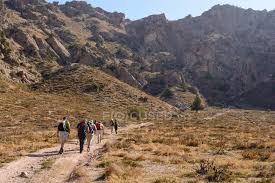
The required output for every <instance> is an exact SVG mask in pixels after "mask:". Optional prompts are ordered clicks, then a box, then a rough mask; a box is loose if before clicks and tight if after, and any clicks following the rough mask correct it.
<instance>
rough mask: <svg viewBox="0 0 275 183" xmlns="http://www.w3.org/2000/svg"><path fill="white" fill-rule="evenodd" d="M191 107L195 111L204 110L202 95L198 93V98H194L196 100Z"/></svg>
mask: <svg viewBox="0 0 275 183" xmlns="http://www.w3.org/2000/svg"><path fill="white" fill-rule="evenodd" d="M191 109H192V110H193V111H199V110H203V109H204V107H203V105H202V101H201V97H200V96H199V95H196V98H195V99H194V102H193V104H192V106H191Z"/></svg>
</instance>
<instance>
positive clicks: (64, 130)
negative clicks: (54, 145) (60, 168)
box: [57, 117, 70, 154]
mask: <svg viewBox="0 0 275 183" xmlns="http://www.w3.org/2000/svg"><path fill="white" fill-rule="evenodd" d="M69 134H70V122H69V121H68V118H67V117H64V118H63V121H62V122H60V123H59V124H58V127H57V135H58V137H59V141H60V144H61V147H60V150H59V154H63V152H64V144H65V142H66V141H67V140H68V138H69Z"/></svg>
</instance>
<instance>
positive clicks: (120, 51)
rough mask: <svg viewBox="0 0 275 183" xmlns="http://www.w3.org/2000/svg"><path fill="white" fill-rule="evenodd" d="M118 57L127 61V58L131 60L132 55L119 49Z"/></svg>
mask: <svg viewBox="0 0 275 183" xmlns="http://www.w3.org/2000/svg"><path fill="white" fill-rule="evenodd" d="M116 57H117V58H120V59H125V58H129V57H130V55H129V53H128V51H127V50H126V49H124V48H119V49H118V50H117V52H116Z"/></svg>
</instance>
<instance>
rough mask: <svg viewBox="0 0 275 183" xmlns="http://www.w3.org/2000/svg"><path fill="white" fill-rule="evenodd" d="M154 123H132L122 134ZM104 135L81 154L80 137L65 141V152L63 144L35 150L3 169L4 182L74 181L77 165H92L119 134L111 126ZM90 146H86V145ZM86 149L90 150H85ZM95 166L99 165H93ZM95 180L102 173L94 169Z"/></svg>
mask: <svg viewBox="0 0 275 183" xmlns="http://www.w3.org/2000/svg"><path fill="white" fill-rule="evenodd" d="M149 125H152V124H151V123H141V124H138V125H129V126H127V127H124V128H121V129H119V130H120V131H119V132H120V133H125V132H126V131H128V130H130V129H135V128H142V127H145V126H149ZM106 131H107V133H105V135H104V137H103V138H104V139H103V141H102V143H101V144H96V143H95V142H94V141H95V138H93V142H92V148H91V151H90V152H89V153H88V152H84V153H82V154H80V153H79V146H78V144H77V140H71V141H69V142H68V143H66V144H65V152H64V154H63V155H58V154H57V153H58V150H59V146H56V147H53V148H47V149H42V150H40V151H38V152H35V153H31V154H29V155H27V156H25V157H23V158H21V159H19V160H16V161H13V162H11V163H9V164H7V165H5V166H4V167H2V168H0V183H37V182H47V183H62V182H74V180H71V179H70V176H71V174H72V173H73V171H74V170H75V169H76V168H79V167H81V166H85V165H86V164H88V163H90V164H92V162H93V160H95V159H97V158H98V157H99V156H100V155H102V154H100V153H101V149H102V148H103V147H104V145H105V144H106V143H107V142H110V143H113V142H114V141H115V140H116V139H117V138H118V137H119V135H118V136H116V135H111V134H109V133H108V132H109V129H107V130H106ZM85 148H86V147H85ZM85 150H86V149H85ZM93 167H95V165H93ZM21 172H26V173H27V175H28V178H22V177H20V174H21ZM93 174H94V175H93V176H94V177H93V180H97V179H99V178H100V176H101V175H102V172H96V171H95V172H93Z"/></svg>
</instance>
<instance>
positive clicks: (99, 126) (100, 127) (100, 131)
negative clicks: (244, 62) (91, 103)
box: [94, 120, 104, 144]
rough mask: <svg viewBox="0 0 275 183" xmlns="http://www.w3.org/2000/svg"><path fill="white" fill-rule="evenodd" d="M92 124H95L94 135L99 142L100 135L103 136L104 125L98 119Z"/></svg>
mask: <svg viewBox="0 0 275 183" xmlns="http://www.w3.org/2000/svg"><path fill="white" fill-rule="evenodd" d="M94 124H95V126H96V129H97V131H96V136H97V143H98V144H99V143H101V140H102V136H103V133H104V125H103V124H102V123H101V122H99V121H96V120H95V121H94Z"/></svg>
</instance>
